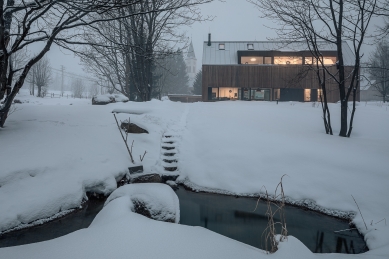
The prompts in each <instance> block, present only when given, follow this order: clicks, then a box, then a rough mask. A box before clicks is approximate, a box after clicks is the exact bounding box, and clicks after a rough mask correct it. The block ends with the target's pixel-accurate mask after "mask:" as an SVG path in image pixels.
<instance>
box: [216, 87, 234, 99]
mask: <svg viewBox="0 0 389 259" xmlns="http://www.w3.org/2000/svg"><path fill="white" fill-rule="evenodd" d="M238 90H239V89H238V88H235V87H220V88H219V94H220V95H219V98H220V99H221V100H234V99H237V98H238Z"/></svg>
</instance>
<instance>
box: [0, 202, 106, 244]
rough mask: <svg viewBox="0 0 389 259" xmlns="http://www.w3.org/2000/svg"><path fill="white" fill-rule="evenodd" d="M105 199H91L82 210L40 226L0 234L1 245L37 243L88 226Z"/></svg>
mask: <svg viewBox="0 0 389 259" xmlns="http://www.w3.org/2000/svg"><path fill="white" fill-rule="evenodd" d="M104 202H105V201H101V200H92V199H90V200H89V201H88V202H87V203H86V204H85V206H84V207H83V208H82V209H81V210H77V211H75V212H72V213H71V214H68V215H67V216H65V217H63V218H59V219H55V220H53V221H50V222H48V223H45V224H43V225H40V226H35V227H31V228H26V229H22V230H17V231H13V232H10V233H7V234H4V235H1V236H0V247H8V246H18V245H25V244H30V243H37V242H41V241H46V240H50V239H54V238H57V237H60V236H64V235H67V234H69V233H71V232H74V231H76V230H79V229H81V228H87V227H89V225H90V224H91V223H92V221H93V219H94V218H95V216H96V215H97V213H99V211H100V210H101V209H102V208H103V206H104Z"/></svg>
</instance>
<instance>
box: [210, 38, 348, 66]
mask: <svg viewBox="0 0 389 259" xmlns="http://www.w3.org/2000/svg"><path fill="white" fill-rule="evenodd" d="M219 44H224V50H221V49H219ZM250 44H252V47H253V48H252V49H250V50H249V49H248V46H249V45H250ZM342 47H343V55H344V64H345V65H353V64H354V54H353V52H352V51H351V49H350V47H349V45H348V44H347V42H345V41H344V42H343V44H342ZM320 49H321V50H322V51H336V45H335V44H330V43H327V42H323V43H321V46H320ZM238 51H284V52H299V51H308V48H307V45H306V44H305V43H304V42H294V43H288V44H286V43H285V42H279V41H212V42H211V46H208V41H204V44H203V65H234V64H238Z"/></svg>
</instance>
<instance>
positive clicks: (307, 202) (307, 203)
mask: <svg viewBox="0 0 389 259" xmlns="http://www.w3.org/2000/svg"><path fill="white" fill-rule="evenodd" d="M177 182H178V183H180V184H182V185H184V186H185V187H186V188H189V189H191V190H192V191H195V192H206V193H215V194H223V195H230V196H239V197H251V198H261V199H264V198H265V194H263V193H233V192H230V191H226V190H221V189H212V188H208V187H202V186H199V185H197V184H195V183H193V182H191V181H190V180H189V179H188V178H184V179H183V180H180V179H178V180H177ZM269 196H270V198H271V199H272V200H280V199H274V195H272V194H269ZM285 201H286V203H287V204H289V205H293V206H298V207H302V208H305V209H309V210H313V211H316V212H320V213H323V214H325V215H328V216H332V217H337V218H340V219H345V220H349V221H352V220H353V219H354V217H355V216H356V212H354V211H340V210H334V209H328V208H324V207H321V206H319V205H317V204H316V202H315V201H314V200H311V199H303V200H293V199H292V198H290V197H288V196H285Z"/></svg>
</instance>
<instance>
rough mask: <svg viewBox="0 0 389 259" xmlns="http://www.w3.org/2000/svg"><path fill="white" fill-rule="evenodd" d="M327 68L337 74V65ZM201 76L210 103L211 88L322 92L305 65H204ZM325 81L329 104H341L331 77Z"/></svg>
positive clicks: (205, 96) (204, 94) (315, 78)
mask: <svg viewBox="0 0 389 259" xmlns="http://www.w3.org/2000/svg"><path fill="white" fill-rule="evenodd" d="M328 69H329V71H330V72H331V73H332V74H336V73H337V68H336V66H331V67H328ZM347 70H348V71H350V72H351V71H352V67H347V69H346V74H347ZM202 74H203V77H202V87H203V91H202V93H203V101H208V87H238V88H261V89H282V88H293V89H320V86H319V83H318V80H317V77H316V74H315V72H314V71H313V70H311V69H309V66H304V65H203V66H202ZM326 79H327V84H326V86H327V96H328V101H329V102H337V101H339V93H338V86H337V84H336V83H335V82H334V81H333V80H332V79H330V76H329V75H327V78H326ZM346 85H347V84H346ZM358 92H359V91H358ZM357 100H358V101H359V94H358V96H357Z"/></svg>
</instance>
